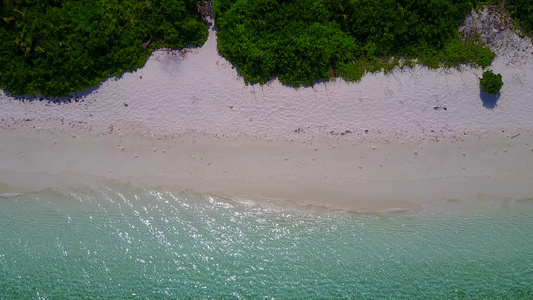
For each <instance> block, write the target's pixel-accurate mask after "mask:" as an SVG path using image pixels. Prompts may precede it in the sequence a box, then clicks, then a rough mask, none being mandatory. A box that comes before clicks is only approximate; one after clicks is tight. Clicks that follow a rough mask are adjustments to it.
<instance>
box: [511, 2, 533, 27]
mask: <svg viewBox="0 0 533 300" xmlns="http://www.w3.org/2000/svg"><path fill="white" fill-rule="evenodd" d="M506 7H507V9H508V10H509V11H510V13H511V15H512V16H513V17H515V18H516V19H517V20H518V22H519V23H520V25H521V26H522V28H523V29H524V30H525V31H526V32H528V33H529V34H533V0H507V3H506Z"/></svg>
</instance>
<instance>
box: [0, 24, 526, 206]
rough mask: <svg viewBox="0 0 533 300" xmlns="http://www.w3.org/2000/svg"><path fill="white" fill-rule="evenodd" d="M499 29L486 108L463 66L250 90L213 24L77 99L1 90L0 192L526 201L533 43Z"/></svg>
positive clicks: (299, 201)
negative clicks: (494, 93) (117, 189)
mask: <svg viewBox="0 0 533 300" xmlns="http://www.w3.org/2000/svg"><path fill="white" fill-rule="evenodd" d="M502 34H506V35H507V36H508V38H510V39H512V40H513V43H516V45H515V46H514V47H513V49H510V50H509V49H508V50H506V51H504V52H502V51H500V50H498V51H500V52H502V53H499V52H498V51H497V53H498V56H497V58H496V60H495V62H494V64H493V67H492V69H493V70H494V71H495V72H496V73H501V74H502V76H503V79H504V83H505V84H504V87H503V89H502V92H501V97H500V98H499V99H498V101H497V103H496V106H495V107H493V108H492V109H489V108H487V107H484V105H483V103H482V101H481V98H480V90H479V80H478V78H479V77H480V76H481V74H482V70H480V69H472V68H466V67H465V68H463V69H462V70H428V69H426V68H421V67H417V68H415V69H405V70H395V71H394V72H393V73H392V74H389V75H384V74H370V75H367V76H365V77H364V78H363V80H362V81H361V82H359V83H346V82H344V81H342V80H337V81H334V82H328V83H321V84H317V85H316V86H314V87H313V88H300V89H293V88H291V87H286V86H283V85H281V84H280V83H279V82H278V81H273V82H272V83H270V84H268V85H265V86H263V87H261V86H258V85H253V86H247V85H245V84H244V83H243V81H242V79H241V78H240V77H239V76H238V75H237V73H236V71H235V70H234V69H233V68H232V66H231V64H229V63H228V62H227V61H226V60H225V59H223V58H222V57H220V55H218V53H217V51H216V37H215V36H214V33H211V34H210V37H209V39H208V41H207V43H206V44H205V45H204V46H203V47H202V48H198V49H193V50H190V51H188V52H189V53H186V54H183V53H178V52H165V51H158V52H156V53H154V55H153V56H152V57H151V58H150V59H149V61H148V62H147V64H146V66H145V67H144V68H142V69H140V70H138V71H137V72H133V73H126V74H124V75H123V76H122V77H121V78H118V79H109V80H107V81H106V82H104V83H103V84H102V85H101V86H100V87H99V88H98V89H95V90H93V91H89V92H87V93H85V94H82V95H78V96H77V97H76V101H77V102H75V101H73V102H72V103H68V104H67V103H59V104H58V103H53V102H49V101H46V100H44V101H32V102H30V101H27V100H26V101H22V100H20V99H14V98H12V97H10V96H8V95H5V94H3V93H2V92H0V193H2V192H5V193H7V192H9V193H13V192H14V193H17V192H28V191H35V190H39V189H44V188H50V187H58V186H68V185H79V184H90V183H91V182H95V181H99V180H113V181H115V182H122V183H124V182H131V183H132V184H136V185H149V186H162V187H165V188H169V189H178V190H185V191H194V192H201V193H208V194H213V195H219V196H227V197H232V198H239V199H246V200H252V201H262V202H263V203H274V204H276V205H278V204H284V205H293V204H294V205H313V206H319V207H320V206H323V207H327V208H332V209H342V210H349V211H384V210H391V209H392V210H396V209H412V208H415V209H431V210H437V211H438V210H441V209H444V210H450V209H454V207H459V210H464V208H465V207H478V206H481V207H492V206H498V205H508V204H510V203H512V202H513V201H517V200H522V199H530V198H533V184H531V183H532V182H533V118H531V116H533V105H532V103H531V102H532V101H533V96H532V95H533V46H532V45H531V41H529V40H526V39H520V38H518V37H517V36H516V35H514V34H513V33H512V32H511V33H510V32H502ZM506 45H509V43H507V44H506ZM498 49H501V48H498ZM513 51H514V52H513Z"/></svg>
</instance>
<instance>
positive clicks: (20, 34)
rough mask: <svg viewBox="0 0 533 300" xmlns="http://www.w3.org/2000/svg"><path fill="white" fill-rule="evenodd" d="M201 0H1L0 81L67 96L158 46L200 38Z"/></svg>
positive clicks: (18, 89) (138, 61)
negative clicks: (199, 3) (198, 6)
mask: <svg viewBox="0 0 533 300" xmlns="http://www.w3.org/2000/svg"><path fill="white" fill-rule="evenodd" d="M197 4H198V1H197V0H90V1H89V0H0V37H1V38H0V86H1V87H2V88H4V89H5V90H7V91H9V92H12V93H14V94H20V95H23V94H26V95H46V96H65V95H68V94H69V93H70V92H73V91H81V90H84V89H87V88H90V87H92V86H95V85H97V84H98V83H99V82H100V81H102V80H104V79H106V78H108V77H110V76H118V75H120V74H122V73H123V72H124V71H126V70H135V69H137V68H139V67H141V66H143V65H144V63H145V62H146V59H147V57H148V56H149V55H150V53H151V51H152V50H153V49H154V48H158V47H170V48H182V47H184V46H185V45H187V44H193V45H201V44H203V43H204V41H205V40H206V38H207V29H206V25H205V23H204V22H203V21H202V19H201V18H200V16H199V14H198V12H197Z"/></svg>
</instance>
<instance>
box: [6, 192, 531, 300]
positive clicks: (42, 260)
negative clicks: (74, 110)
mask: <svg viewBox="0 0 533 300" xmlns="http://www.w3.org/2000/svg"><path fill="white" fill-rule="evenodd" d="M167 298H168V299H202V298H207V299H208V298H211V299H306V298H307V299H486V298H491V299H516V298H519V299H530V298H533V201H531V200H524V201H519V202H516V203H514V204H512V205H510V206H506V207H499V208H494V209H487V210H483V211H477V212H476V211H471V212H468V213H466V214H458V213H455V214H443V213H440V214H432V213H427V212H404V213H383V214H351V213H338V212H325V211H306V210H298V209H289V208H273V207H265V206H261V205H257V204H253V203H246V202H236V201H232V200H228V199H218V198H213V197H209V196H202V195H190V194H183V193H175V192H169V191H164V190H151V189H142V188H136V187H131V186H118V187H116V186H114V187H111V186H109V185H104V184H100V185H96V186H92V187H83V188H73V189H62V190H46V191H42V192H39V193H35V194H29V195H21V196H16V197H7V198H0V299H167Z"/></svg>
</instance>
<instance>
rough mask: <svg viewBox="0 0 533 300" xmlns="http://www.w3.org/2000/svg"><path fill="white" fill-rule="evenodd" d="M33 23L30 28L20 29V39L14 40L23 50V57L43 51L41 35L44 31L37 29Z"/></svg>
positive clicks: (43, 44)
mask: <svg viewBox="0 0 533 300" xmlns="http://www.w3.org/2000/svg"><path fill="white" fill-rule="evenodd" d="M35 27H36V26H35V24H33V25H32V26H31V28H30V30H25V29H26V28H24V30H23V31H22V33H21V35H20V39H17V40H16V41H15V42H16V43H17V45H19V47H20V48H21V49H22V50H23V51H24V58H30V57H31V56H32V55H33V54H34V53H43V52H45V51H44V47H45V44H46V43H45V42H44V40H43V36H44V34H45V33H46V32H45V31H44V30H43V31H37V30H36V28H35Z"/></svg>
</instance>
